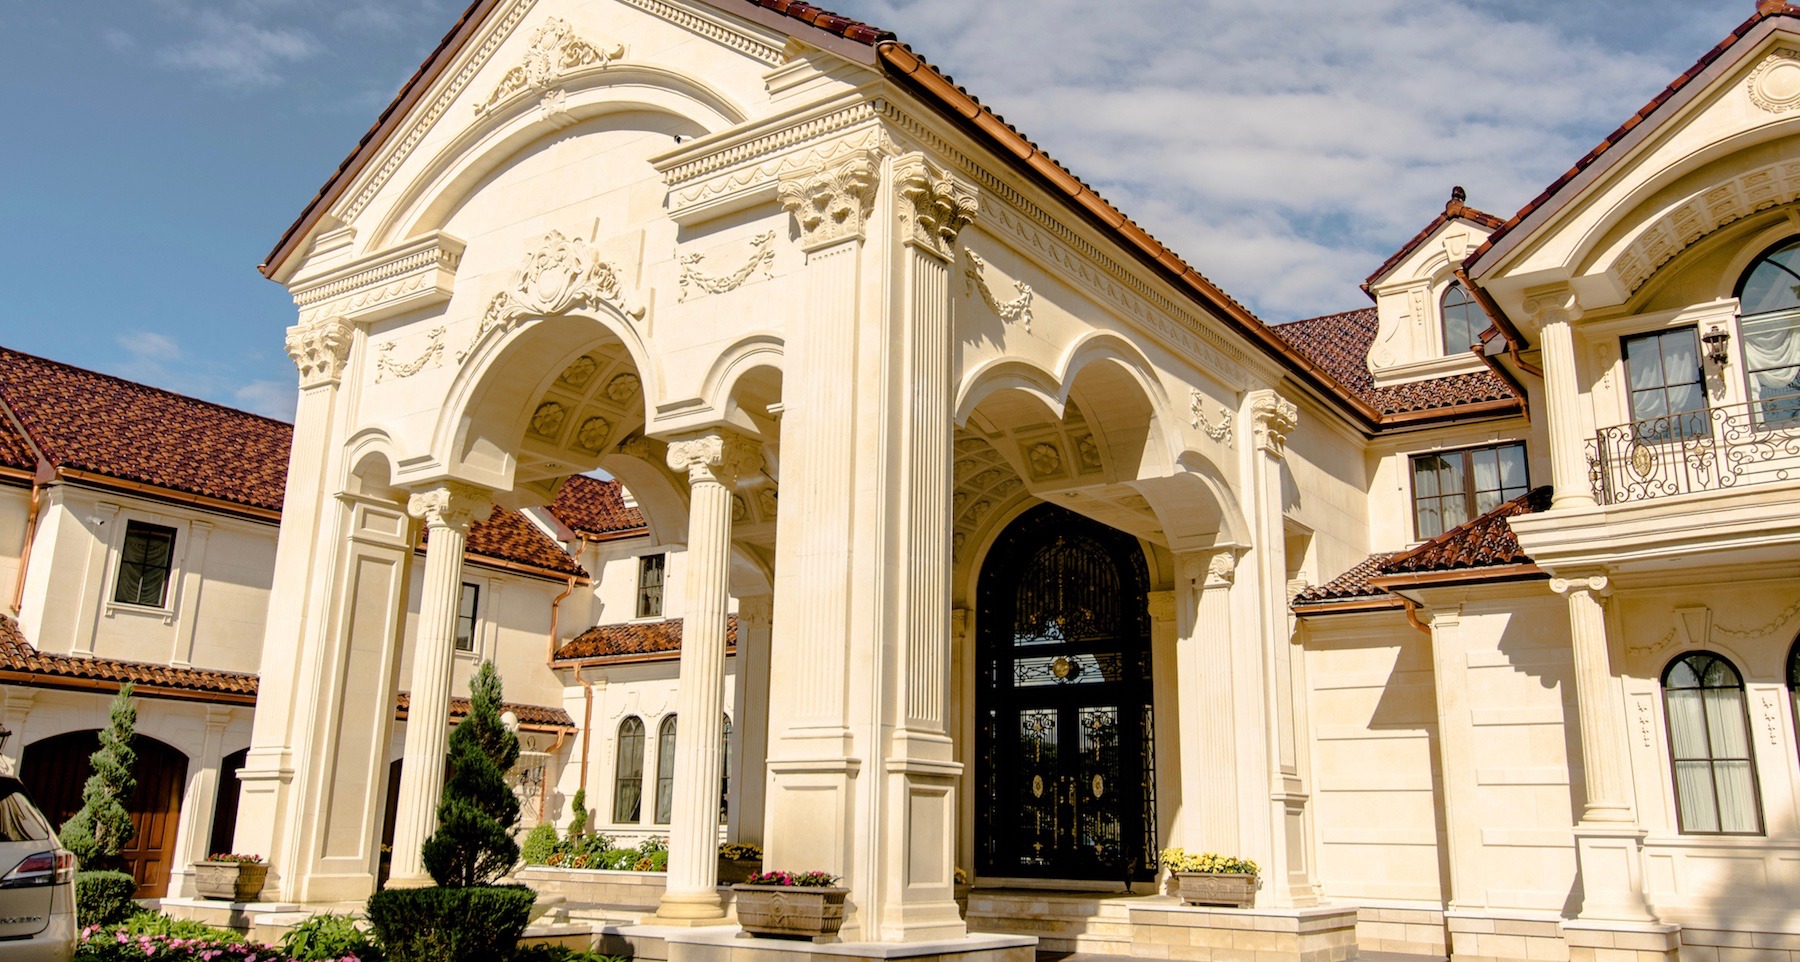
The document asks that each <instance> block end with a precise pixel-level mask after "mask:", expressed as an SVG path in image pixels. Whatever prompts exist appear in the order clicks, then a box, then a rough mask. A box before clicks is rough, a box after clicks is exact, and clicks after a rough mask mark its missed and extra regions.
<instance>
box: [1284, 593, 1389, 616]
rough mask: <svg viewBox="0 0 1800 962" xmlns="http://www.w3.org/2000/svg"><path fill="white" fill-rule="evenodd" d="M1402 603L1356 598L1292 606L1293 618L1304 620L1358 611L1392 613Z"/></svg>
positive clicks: (1387, 599) (1382, 599)
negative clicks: (1308, 617) (1316, 616)
mask: <svg viewBox="0 0 1800 962" xmlns="http://www.w3.org/2000/svg"><path fill="white" fill-rule="evenodd" d="M1402 604H1404V602H1403V601H1402V600H1401V599H1400V598H1399V597H1398V596H1390V597H1387V598H1356V599H1351V600H1347V601H1327V602H1309V603H1307V604H1304V605H1294V606H1293V612H1294V617H1296V618H1304V617H1306V616H1307V615H1340V614H1351V613H1354V612H1359V611H1392V610H1393V609H1395V608H1398V607H1400V606H1401V605H1402Z"/></svg>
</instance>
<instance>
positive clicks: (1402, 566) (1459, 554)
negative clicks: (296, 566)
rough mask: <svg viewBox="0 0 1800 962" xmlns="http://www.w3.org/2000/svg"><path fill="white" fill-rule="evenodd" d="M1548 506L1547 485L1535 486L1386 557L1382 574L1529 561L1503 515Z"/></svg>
mask: <svg viewBox="0 0 1800 962" xmlns="http://www.w3.org/2000/svg"><path fill="white" fill-rule="evenodd" d="M1548 507H1550V488H1549V486H1548V485H1546V486H1544V487H1541V488H1535V489H1533V490H1531V491H1528V492H1526V493H1525V494H1522V495H1519V496H1518V497H1516V498H1514V499H1512V500H1511V501H1508V502H1506V503H1504V504H1502V505H1500V506H1499V507H1497V508H1495V509H1493V510H1492V511H1489V512H1487V513H1486V514H1483V515H1481V516H1480V517H1478V518H1475V519H1473V520H1470V521H1467V522H1464V523H1463V524H1460V525H1457V526H1456V527H1454V528H1451V529H1450V530H1449V531H1446V532H1444V533H1443V534H1440V535H1438V536H1437V537H1435V538H1432V539H1431V540H1430V541H1427V542H1425V543H1424V544H1422V545H1419V546H1418V547H1417V548H1413V549H1412V550H1410V551H1405V552H1402V553H1400V554H1397V555H1394V556H1393V557H1392V558H1389V559H1388V560H1387V562H1386V563H1385V564H1383V565H1382V566H1381V574H1383V575H1400V574H1422V573H1425V572H1429V571H1460V570H1463V569H1465V568H1487V567H1493V566H1496V565H1514V564H1530V563H1531V559H1530V558H1529V557H1527V556H1526V555H1525V551H1524V549H1522V548H1520V547H1519V539H1518V536H1516V535H1514V534H1513V530H1512V525H1510V524H1507V522H1506V519H1507V518H1513V517H1517V516H1519V515H1521V514H1535V513H1536V512H1539V511H1542V510H1544V509H1545V508H1548Z"/></svg>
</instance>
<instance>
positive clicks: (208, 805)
mask: <svg viewBox="0 0 1800 962" xmlns="http://www.w3.org/2000/svg"><path fill="white" fill-rule="evenodd" d="M232 711H233V709H230V708H227V707H224V706H221V705H211V706H208V707H207V709H206V733H205V735H204V736H202V738H201V741H200V757H199V758H196V759H194V760H193V764H191V765H189V766H188V780H187V787H186V788H185V789H184V790H183V792H182V797H181V821H180V823H179V824H178V825H177V826H176V828H175V868H174V870H173V871H171V872H170V873H169V894H171V895H175V896H179V897H182V898H191V897H193V896H194V895H196V894H198V893H197V892H195V890H194V863H195V862H198V861H201V860H202V859H204V858H206V857H207V856H208V855H211V854H212V853H211V852H208V851H207V850H206V849H207V844H208V843H209V842H211V841H212V830H213V817H214V816H215V815H216V814H217V811H218V806H219V766H220V765H221V764H223V760H224V750H223V745H224V741H225V729H226V728H227V727H229V726H230V724H231V714H232Z"/></svg>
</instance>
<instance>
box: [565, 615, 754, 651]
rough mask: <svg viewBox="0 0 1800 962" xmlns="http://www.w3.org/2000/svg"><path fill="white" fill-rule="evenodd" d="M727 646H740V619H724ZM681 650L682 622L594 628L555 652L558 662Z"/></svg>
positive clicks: (675, 619) (671, 620) (678, 619)
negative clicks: (738, 635)
mask: <svg viewBox="0 0 1800 962" xmlns="http://www.w3.org/2000/svg"><path fill="white" fill-rule="evenodd" d="M725 644H726V646H727V647H736V646H737V616H736V615H729V616H727V617H726V619H725ZM680 651H681V619H680V618H666V619H664V620H662V621H633V622H625V623H623V624H617V625H595V626H594V627H592V628H589V629H588V630H586V631H584V632H582V633H581V634H579V635H576V636H575V637H574V638H571V639H569V641H568V642H567V643H565V644H564V645H563V646H562V647H561V648H558V649H556V655H555V660H556V661H580V660H583V659H588V658H620V657H626V656H631V655H665V654H666V655H675V654H678V653H680Z"/></svg>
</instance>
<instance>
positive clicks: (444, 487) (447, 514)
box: [406, 481, 494, 534]
mask: <svg viewBox="0 0 1800 962" xmlns="http://www.w3.org/2000/svg"><path fill="white" fill-rule="evenodd" d="M493 511H494V492H492V491H489V490H488V489H486V488H482V487H477V486H475V485H473V484H464V483H462V482H461V481H445V482H442V483H440V484H437V485H433V486H432V487H429V488H426V489H424V490H422V491H414V492H413V493H412V497H410V498H407V499H406V513H407V514H410V515H412V516H413V517H415V518H423V519H424V520H425V524H426V526H427V527H429V528H453V529H455V530H457V531H460V532H462V533H464V534H467V533H468V531H469V526H470V525H472V524H474V523H475V522H477V521H486V520H487V518H488V515H490V514H492V513H493Z"/></svg>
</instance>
